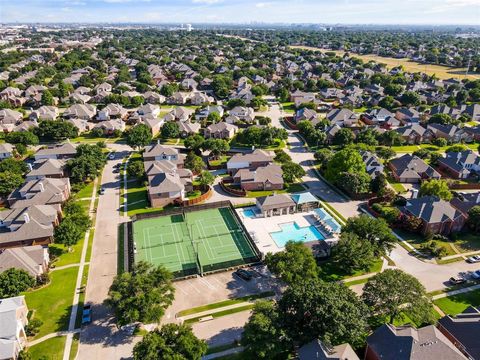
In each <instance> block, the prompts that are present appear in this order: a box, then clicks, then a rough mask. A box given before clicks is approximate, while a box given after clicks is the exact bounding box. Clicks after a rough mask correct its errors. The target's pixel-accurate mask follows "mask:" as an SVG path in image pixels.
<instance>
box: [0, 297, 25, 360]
mask: <svg viewBox="0 0 480 360" xmlns="http://www.w3.org/2000/svg"><path fill="white" fill-rule="evenodd" d="M27 315H28V307H27V303H26V302H25V296H23V295H22V296H16V297H11V298H5V299H0V359H2V360H3V359H16V358H17V356H18V354H19V352H20V351H22V350H23V348H24V347H25V346H26V345H27V334H26V332H25V327H26V326H27V325H28V317H27Z"/></svg>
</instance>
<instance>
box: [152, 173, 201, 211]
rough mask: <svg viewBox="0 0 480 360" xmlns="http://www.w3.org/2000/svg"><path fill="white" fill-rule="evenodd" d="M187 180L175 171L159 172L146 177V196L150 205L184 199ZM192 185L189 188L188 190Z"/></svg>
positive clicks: (163, 204) (157, 205) (159, 204)
mask: <svg viewBox="0 0 480 360" xmlns="http://www.w3.org/2000/svg"><path fill="white" fill-rule="evenodd" d="M186 183H187V181H184V179H182V178H180V176H179V175H178V174H177V173H159V174H157V175H154V176H150V177H149V178H148V198H149V200H150V205H151V206H152V207H163V206H166V205H168V204H172V203H174V202H175V201H182V200H184V199H185V194H186V191H188V189H187V187H186ZM190 184H191V180H190ZM191 189H193V187H191V188H190V190H191Z"/></svg>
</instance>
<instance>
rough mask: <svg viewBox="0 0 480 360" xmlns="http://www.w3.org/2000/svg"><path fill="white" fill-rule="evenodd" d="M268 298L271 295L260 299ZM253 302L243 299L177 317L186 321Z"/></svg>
mask: <svg viewBox="0 0 480 360" xmlns="http://www.w3.org/2000/svg"><path fill="white" fill-rule="evenodd" d="M270 299H273V297H267V298H263V299H262V300H270ZM253 304H255V301H243V302H241V303H237V304H232V305H227V306H222V307H221V308H216V309H210V310H205V311H200V312H198V313H195V314H189V315H185V316H179V317H178V318H177V319H178V320H181V321H186V320H189V319H195V318H199V317H206V316H209V315H213V314H215V313H219V312H222V311H225V310H231V309H236V308H240V307H243V306H246V305H253ZM245 311H247V310H245Z"/></svg>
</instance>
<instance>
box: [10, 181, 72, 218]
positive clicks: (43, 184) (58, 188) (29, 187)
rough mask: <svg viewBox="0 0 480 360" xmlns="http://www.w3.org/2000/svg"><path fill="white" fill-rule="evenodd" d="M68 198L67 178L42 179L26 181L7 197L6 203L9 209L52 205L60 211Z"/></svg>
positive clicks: (68, 183)
mask: <svg viewBox="0 0 480 360" xmlns="http://www.w3.org/2000/svg"><path fill="white" fill-rule="evenodd" d="M69 197H70V180H69V179H68V178H43V179H34V180H30V181H26V182H25V183H23V185H22V186H20V187H19V188H17V189H15V190H13V191H12V192H11V193H10V195H8V198H7V202H8V205H9V206H10V207H11V208H18V207H26V206H30V205H52V206H55V207H56V208H57V209H58V210H59V211H60V210H61V207H62V205H63V204H64V203H65V202H66V201H67V200H68V198H69Z"/></svg>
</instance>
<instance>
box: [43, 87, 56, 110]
mask: <svg viewBox="0 0 480 360" xmlns="http://www.w3.org/2000/svg"><path fill="white" fill-rule="evenodd" d="M54 104H55V102H54V100H53V96H52V93H51V92H50V91H49V90H45V91H44V92H43V93H42V105H47V106H52V105H54Z"/></svg>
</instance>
